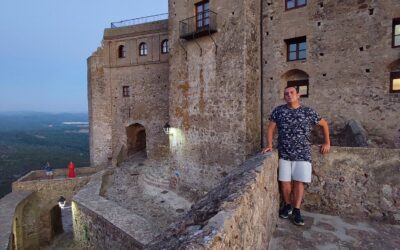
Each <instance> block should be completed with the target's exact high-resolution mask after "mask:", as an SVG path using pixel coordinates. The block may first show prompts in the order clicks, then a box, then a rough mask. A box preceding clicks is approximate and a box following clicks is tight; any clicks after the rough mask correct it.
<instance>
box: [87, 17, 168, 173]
mask: <svg viewBox="0 0 400 250" xmlns="http://www.w3.org/2000/svg"><path fill="white" fill-rule="evenodd" d="M167 23H168V22H167V21H158V22H151V23H145V24H140V25H134V26H127V27H123V28H115V29H106V30H105V31H104V37H103V42H102V46H101V48H99V49H98V50H97V51H96V52H95V53H94V54H93V55H92V56H91V57H89V59H88V98H89V121H90V149H91V150H90V152H91V163H92V164H93V165H95V166H99V165H108V164H111V163H112V164H113V165H118V164H119V163H120V162H122V161H123V160H124V159H126V158H127V155H128V154H129V152H128V151H129V148H130V146H129V139H128V131H127V128H128V127H129V126H130V125H134V124H140V125H141V126H143V127H144V130H145V144H146V152H147V155H148V157H150V158H152V159H160V158H163V157H165V156H166V154H167V153H168V146H169V145H168V136H166V135H165V134H164V132H163V126H164V125H165V123H166V122H168V120H169V116H168V109H169V106H168V102H169V95H168V93H169V84H168V56H169V55H168V53H166V54H162V53H161V51H160V50H161V42H162V41H163V40H165V39H168V34H167ZM142 42H144V43H146V44H147V46H148V49H147V51H148V54H147V55H146V56H140V55H139V44H140V43H142ZM119 46H125V51H126V55H125V57H123V58H119V56H118V47H119ZM123 87H128V88H129V93H128V96H123ZM133 143H134V142H133ZM118 158H119V159H118Z"/></svg>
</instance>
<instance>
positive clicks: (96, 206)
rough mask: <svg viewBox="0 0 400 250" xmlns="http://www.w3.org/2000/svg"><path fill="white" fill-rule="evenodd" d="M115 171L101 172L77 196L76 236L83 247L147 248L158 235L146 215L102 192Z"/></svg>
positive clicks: (74, 213) (73, 211)
mask: <svg viewBox="0 0 400 250" xmlns="http://www.w3.org/2000/svg"><path fill="white" fill-rule="evenodd" d="M112 172H113V170H111V169H107V170H103V171H102V172H99V173H97V174H96V175H94V176H93V177H92V178H91V180H90V182H89V183H88V185H87V186H86V187H85V188H84V189H82V190H81V191H80V192H79V193H78V194H77V195H76V196H74V197H73V201H72V214H73V218H74V220H73V226H74V240H75V242H76V244H77V245H78V246H79V248H80V249H133V250H134V249H143V247H144V246H145V245H146V244H147V243H149V242H150V240H152V239H153V238H154V237H155V236H156V235H154V233H153V232H152V228H151V226H150V225H149V224H148V223H147V221H146V220H145V219H143V218H142V217H140V216H138V215H135V214H134V213H132V211H129V210H127V209H125V208H123V207H120V206H119V205H118V204H117V203H115V202H113V201H110V200H107V199H106V198H104V197H103V196H102V193H103V192H104V187H103V185H104V184H105V183H106V182H107V181H106V180H107V179H108V177H109V175H110V174H112Z"/></svg>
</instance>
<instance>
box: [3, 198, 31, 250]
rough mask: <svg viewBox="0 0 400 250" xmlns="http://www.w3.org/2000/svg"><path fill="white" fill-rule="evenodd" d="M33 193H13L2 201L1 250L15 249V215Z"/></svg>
mask: <svg viewBox="0 0 400 250" xmlns="http://www.w3.org/2000/svg"><path fill="white" fill-rule="evenodd" d="M31 195H32V192H29V191H25V192H13V193H10V194H8V195H6V196H4V197H3V198H2V199H0V211H1V212H0V249H1V250H3V249H13V245H15V242H13V239H14V237H13V233H14V232H13V223H14V217H15V214H17V211H18V210H20V209H21V206H23V205H24V204H25V201H26V200H27V199H29V197H30V196H31Z"/></svg>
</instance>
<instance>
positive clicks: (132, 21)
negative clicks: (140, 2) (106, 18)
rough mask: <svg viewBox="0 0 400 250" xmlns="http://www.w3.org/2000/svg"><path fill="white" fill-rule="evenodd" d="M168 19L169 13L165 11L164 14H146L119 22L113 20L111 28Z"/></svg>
mask: <svg viewBox="0 0 400 250" xmlns="http://www.w3.org/2000/svg"><path fill="white" fill-rule="evenodd" d="M167 19H168V13H164V14H159V15H154V16H146V17H140V18H135V19H128V20H122V21H119V22H112V23H111V28H121V27H125V26H130V25H137V24H142V23H150V22H156V21H162V20H167Z"/></svg>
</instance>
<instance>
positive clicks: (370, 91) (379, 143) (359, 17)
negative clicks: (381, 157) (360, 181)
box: [263, 0, 400, 148]
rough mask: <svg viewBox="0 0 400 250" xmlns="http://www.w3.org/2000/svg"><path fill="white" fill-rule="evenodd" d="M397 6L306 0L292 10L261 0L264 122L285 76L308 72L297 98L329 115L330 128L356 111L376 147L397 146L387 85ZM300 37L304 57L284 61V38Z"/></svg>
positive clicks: (399, 132)
mask: <svg viewBox="0 0 400 250" xmlns="http://www.w3.org/2000/svg"><path fill="white" fill-rule="evenodd" d="M265 2H267V1H265ZM371 11H372V12H371ZM399 13H400V1H394V0H389V1H371V0H360V1H355V0H351V1H350V0H349V1H307V4H306V6H304V7H300V8H295V9H290V10H285V1H274V2H273V4H272V2H271V4H264V10H263V17H264V19H263V26H264V30H263V41H264V42H263V65H264V70H263V72H264V74H263V78H264V90H263V91H264V97H265V99H264V101H263V105H264V115H263V118H264V124H266V123H267V121H268V117H269V114H270V112H271V111H272V109H273V108H274V107H275V106H277V105H279V104H283V103H284V102H283V101H282V98H283V88H284V87H285V86H287V84H288V81H299V80H306V81H308V85H309V86H308V97H304V98H302V102H303V104H304V105H309V106H311V107H313V108H315V109H316V110H317V111H318V112H319V113H320V114H321V115H322V116H323V117H324V118H326V119H327V120H328V122H329V124H330V126H331V131H332V132H333V133H332V135H335V134H336V133H337V132H338V131H340V130H341V129H343V128H344V127H345V124H346V123H347V121H349V120H352V119H354V120H358V121H360V123H361V125H362V126H363V127H364V128H365V130H366V132H367V134H368V139H370V140H371V142H372V145H375V147H385V148H399V147H400V144H399V138H400V126H399V124H400V116H399V110H400V102H399V101H398V100H399V99H398V96H399V93H390V91H389V87H390V73H391V72H398V71H400V61H399V52H400V47H396V48H393V47H392V36H393V26H392V24H393V19H395V18H399V17H400V14H399ZM299 37H306V58H305V59H304V60H293V61H289V60H288V59H287V58H288V52H287V51H288V39H292V38H299ZM340 146H342V145H340Z"/></svg>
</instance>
